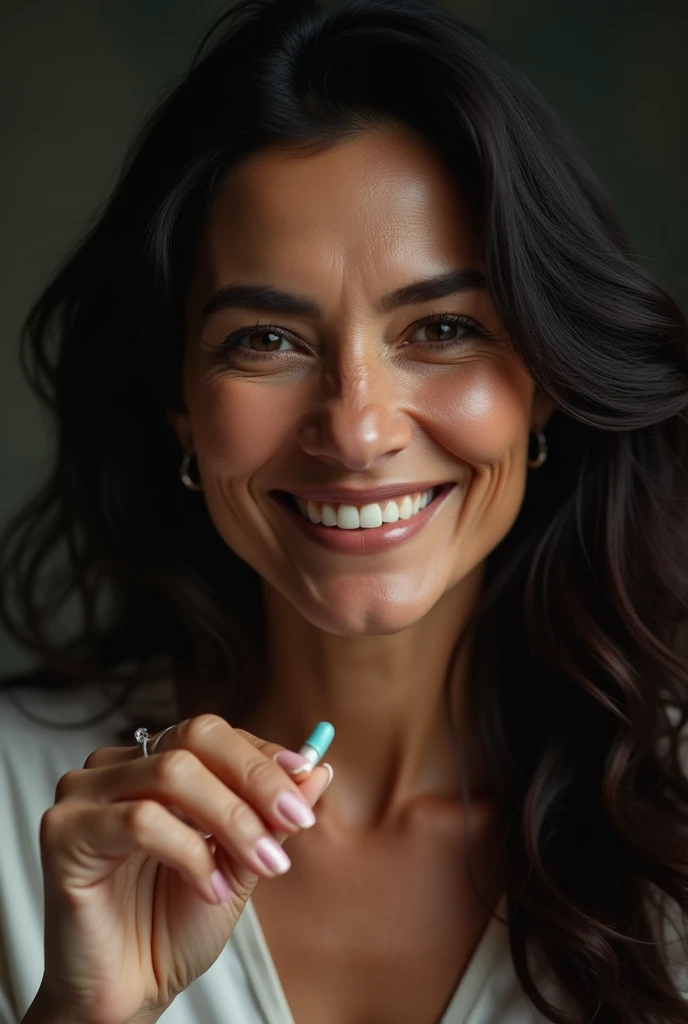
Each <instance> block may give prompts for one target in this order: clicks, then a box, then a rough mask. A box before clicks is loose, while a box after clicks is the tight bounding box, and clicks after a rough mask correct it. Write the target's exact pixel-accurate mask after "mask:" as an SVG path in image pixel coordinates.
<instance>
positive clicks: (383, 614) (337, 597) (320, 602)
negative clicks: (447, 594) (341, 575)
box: [295, 583, 441, 637]
mask: <svg viewBox="0 0 688 1024" xmlns="http://www.w3.org/2000/svg"><path fill="white" fill-rule="evenodd" d="M395 589H396V588H395ZM412 595H413V596H412ZM440 596H441V593H439V594H437V595H432V596H430V595H427V594H425V595H419V588H418V587H416V588H415V591H414V589H413V588H411V587H408V586H405V587H403V588H401V587H400V588H398V589H397V590H396V593H390V587H389V586H387V587H384V586H380V584H379V583H378V584H377V586H376V588H375V591H374V592H370V589H369V588H366V587H360V586H359V587H351V586H341V587H338V588H337V591H336V592H335V593H332V594H330V595H325V594H322V593H320V594H317V595H316V594H312V595H309V599H308V600H307V601H306V602H304V603H301V602H295V604H296V607H297V608H298V609H299V611H300V612H301V614H302V615H303V617H304V618H305V619H307V620H308V621H309V622H310V623H311V624H312V625H313V626H315V627H316V628H317V629H321V630H323V631H324V632H326V633H333V634H335V635H336V636H351V637H354V636H386V635H389V634H391V633H400V632H402V630H404V629H408V628H409V627H411V626H414V625H415V624H416V623H417V622H419V621H420V620H421V619H422V618H423V617H424V616H425V615H427V613H428V612H429V611H430V609H431V608H432V607H433V606H434V604H435V603H436V601H437V600H438V599H439V597H440Z"/></svg>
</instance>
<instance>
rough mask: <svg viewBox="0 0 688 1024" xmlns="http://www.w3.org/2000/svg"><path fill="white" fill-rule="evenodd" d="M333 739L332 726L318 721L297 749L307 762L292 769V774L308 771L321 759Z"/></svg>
mask: <svg viewBox="0 0 688 1024" xmlns="http://www.w3.org/2000/svg"><path fill="white" fill-rule="evenodd" d="M333 739H334V726H333V725H331V724H330V722H318V724H317V725H316V727H315V729H314V730H313V732H312V733H311V734H310V736H309V737H308V739H307V740H306V742H305V743H304V745H303V746H302V747H301V749H300V750H299V754H301V756H302V757H305V758H307V759H308V764H304V765H303V766H302V767H301V768H297V769H296V770H295V771H293V772H292V773H291V774H292V775H299V774H300V773H301V772H310V771H312V769H313V768H315V766H316V764H319V763H320V761H322V759H323V757H324V756H325V754H326V753H327V750H328V747H329V746H330V743H331V742H332V740H333Z"/></svg>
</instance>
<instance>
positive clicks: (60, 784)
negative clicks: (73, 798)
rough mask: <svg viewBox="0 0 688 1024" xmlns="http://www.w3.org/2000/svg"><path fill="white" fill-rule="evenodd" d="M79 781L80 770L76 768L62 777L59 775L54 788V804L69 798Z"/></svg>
mask: <svg viewBox="0 0 688 1024" xmlns="http://www.w3.org/2000/svg"><path fill="white" fill-rule="evenodd" d="M79 779H81V770H79V769H78V768H71V769H70V770H69V771H68V772H65V773H64V775H61V776H60V778H59V779H58V780H57V785H56V786H55V803H59V801H60V800H64V798H65V797H66V796H69V794H70V793H71V792H72V791H73V790H74V788H75V785H76V783H77V781H78V780H79Z"/></svg>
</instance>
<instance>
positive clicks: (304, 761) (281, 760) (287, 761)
mask: <svg viewBox="0 0 688 1024" xmlns="http://www.w3.org/2000/svg"><path fill="white" fill-rule="evenodd" d="M274 760H275V761H276V762H277V764H278V765H279V766H280V768H284V770H285V772H293V771H295V770H296V769H297V768H302V767H303V766H304V765H309V766H310V767H312V766H311V763H310V761H309V760H308V758H307V757H304V756H303V754H297V753H296V751H295V750H280V752H279V754H275V757H274ZM302 774H306V773H305V772H303V773H302Z"/></svg>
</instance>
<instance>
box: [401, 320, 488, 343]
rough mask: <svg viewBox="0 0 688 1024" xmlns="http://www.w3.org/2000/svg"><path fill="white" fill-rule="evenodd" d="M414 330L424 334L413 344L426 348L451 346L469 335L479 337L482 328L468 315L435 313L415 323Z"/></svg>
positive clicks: (461, 341) (482, 332)
mask: <svg viewBox="0 0 688 1024" xmlns="http://www.w3.org/2000/svg"><path fill="white" fill-rule="evenodd" d="M415 331H416V332H417V333H418V334H421V332H422V334H424V335H425V337H422V336H421V337H419V338H418V340H417V341H415V342H414V344H415V345H416V346H417V345H421V346H423V345H426V346H427V347H428V348H453V347H456V346H458V345H462V344H463V342H464V341H465V340H466V339H467V338H470V337H481V336H482V335H484V333H485V332H484V331H483V329H482V328H481V327H480V326H479V325H478V324H477V323H476V322H475V321H474V320H471V319H470V317H467V316H459V314H458V313H435V314H434V316H432V317H428V319H427V320H424V321H422V322H421V323H420V324H417V325H416V328H415Z"/></svg>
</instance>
